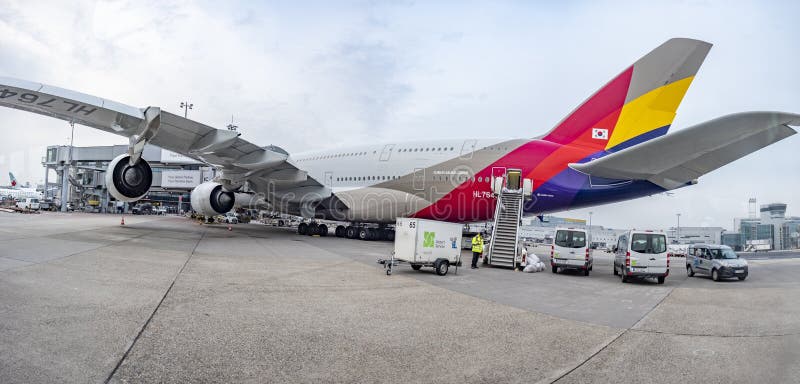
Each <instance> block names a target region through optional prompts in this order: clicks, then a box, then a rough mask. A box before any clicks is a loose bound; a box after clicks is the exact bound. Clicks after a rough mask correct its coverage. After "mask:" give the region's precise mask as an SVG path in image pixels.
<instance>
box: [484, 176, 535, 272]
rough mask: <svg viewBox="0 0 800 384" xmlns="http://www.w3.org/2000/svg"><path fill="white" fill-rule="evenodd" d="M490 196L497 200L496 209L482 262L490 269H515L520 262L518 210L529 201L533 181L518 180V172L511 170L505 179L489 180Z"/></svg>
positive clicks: (519, 214) (499, 177)
mask: <svg viewBox="0 0 800 384" xmlns="http://www.w3.org/2000/svg"><path fill="white" fill-rule="evenodd" d="M520 181H521V182H520ZM520 184H521V185H520ZM492 192H493V194H494V195H495V196H496V198H497V207H496V208H495V212H494V226H493V227H492V238H491V242H490V243H489V254H488V256H487V257H486V262H487V264H489V265H492V266H498V267H507V268H516V267H518V266H519V264H520V262H521V261H522V260H521V258H522V256H521V255H520V253H519V252H520V247H519V226H520V222H521V219H522V212H523V209H522V208H523V205H524V203H525V202H526V201H528V200H530V199H531V198H532V192H533V180H531V179H521V171H519V170H513V169H511V170H508V171H507V172H506V174H505V175H502V176H495V177H493V179H492Z"/></svg>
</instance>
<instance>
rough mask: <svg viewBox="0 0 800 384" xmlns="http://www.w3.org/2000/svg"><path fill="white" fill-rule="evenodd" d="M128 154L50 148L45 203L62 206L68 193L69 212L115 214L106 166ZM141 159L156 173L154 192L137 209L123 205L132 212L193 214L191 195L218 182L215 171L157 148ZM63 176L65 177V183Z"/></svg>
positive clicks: (122, 148)
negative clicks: (202, 185)
mask: <svg viewBox="0 0 800 384" xmlns="http://www.w3.org/2000/svg"><path fill="white" fill-rule="evenodd" d="M127 151H128V146H127V145H111V146H96V147H72V146H68V145H66V146H49V147H47V152H46V154H45V157H44V158H43V159H42V165H43V166H44V169H45V178H44V185H45V188H44V190H45V199H46V200H52V201H53V202H54V203H55V205H56V206H61V201H62V196H65V195H64V194H63V192H64V190H65V189H66V201H67V203H68V204H67V206H68V207H70V208H71V209H74V210H82V211H86V212H114V211H116V210H117V209H118V206H117V202H116V201H114V199H113V197H111V196H110V195H109V193H108V190H107V189H106V183H105V173H106V169H107V167H108V164H109V163H110V162H111V161H112V160H113V159H114V158H115V157H117V156H119V155H121V154H123V153H126V152H127ZM142 158H143V159H145V160H146V161H147V162H148V163H149V164H150V167H151V168H152V170H153V184H152V187H151V188H150V192H149V193H148V194H147V195H146V196H145V197H144V198H142V199H141V200H139V201H137V202H136V203H131V206H128V204H119V208H120V209H124V210H126V212H128V211H130V209H131V207H132V206H134V205H139V204H142V205H141V206H144V204H147V203H149V204H150V206H151V207H158V208H160V210H161V211H162V212H164V211H165V212H170V213H180V212H185V211H188V210H190V209H191V207H190V199H189V194H190V193H191V191H192V189H193V188H194V187H196V186H197V185H199V184H200V183H202V182H204V181H208V180H211V179H212V178H213V177H214V173H213V172H214V171H213V169H212V168H211V167H208V166H206V165H205V164H203V163H200V162H198V161H196V160H194V159H191V158H188V157H185V156H182V155H179V154H177V153H175V152H172V151H168V150H165V149H162V148H159V147H156V146H152V145H146V146H145V148H144V152H143V153H142ZM64 173H66V174H67V178H66V180H65V179H64V177H63V175H64Z"/></svg>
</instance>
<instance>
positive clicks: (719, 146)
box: [569, 112, 800, 189]
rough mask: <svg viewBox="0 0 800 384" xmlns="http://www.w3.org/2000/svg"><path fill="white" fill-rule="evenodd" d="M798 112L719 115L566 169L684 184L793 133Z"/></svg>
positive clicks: (672, 185)
mask: <svg viewBox="0 0 800 384" xmlns="http://www.w3.org/2000/svg"><path fill="white" fill-rule="evenodd" d="M790 125H791V126H800V115H797V114H791V113H783V112H746V113H738V114H733V115H728V116H723V117H720V118H717V119H714V120H711V121H708V122H705V123H702V124H698V125H695V126H693V127H690V128H686V129H683V130H680V131H678V132H675V133H672V134H669V135H666V136H663V137H660V138H657V139H654V140H650V141H648V142H645V143H642V144H639V145H636V146H633V147H630V148H626V149H623V150H621V151H619V152H616V153H612V154H610V155H608V156H604V157H602V158H599V159H595V160H592V161H589V162H587V163H582V164H578V163H572V164H570V165H569V166H570V168H572V169H574V170H576V171H579V172H581V173H584V174H588V175H591V176H596V177H603V178H609V179H618V180H648V181H650V182H652V183H654V184H656V185H659V186H661V187H663V188H666V189H675V188H678V187H680V186H683V185H686V183H689V182H691V181H692V180H694V179H697V178H698V177H700V176H702V175H705V174H706V173H709V172H711V171H713V170H715V169H717V168H719V167H721V166H723V165H725V164H728V163H730V162H732V161H734V160H736V159H739V158H742V157H744V156H746V155H748V154H750V153H753V152H755V151H757V150H759V149H761V148H764V147H766V146H768V145H770V144H773V143H775V142H778V141H780V140H783V139H785V138H787V137H789V136H791V135H794V134H795V133H797V132H796V131H795V130H794V129H792V128H790V127H789V126H790Z"/></svg>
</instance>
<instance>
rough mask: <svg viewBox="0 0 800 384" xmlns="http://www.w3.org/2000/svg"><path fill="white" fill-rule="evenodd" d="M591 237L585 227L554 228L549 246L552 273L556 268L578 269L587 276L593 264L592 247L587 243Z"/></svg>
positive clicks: (590, 240)
mask: <svg viewBox="0 0 800 384" xmlns="http://www.w3.org/2000/svg"><path fill="white" fill-rule="evenodd" d="M591 243H592V238H591V236H590V235H589V233H588V232H587V231H586V230H585V229H581V228H556V230H555V236H554V237H553V245H551V246H550V268H551V271H552V272H553V273H556V272H558V269H559V268H561V269H562V270H564V269H579V270H581V271H583V275H584V276H589V272H590V271H591V270H592V265H593V264H594V258H593V257H592V249H591V247H590V246H589V244H591Z"/></svg>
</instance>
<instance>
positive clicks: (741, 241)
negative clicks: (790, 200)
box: [722, 203, 800, 250]
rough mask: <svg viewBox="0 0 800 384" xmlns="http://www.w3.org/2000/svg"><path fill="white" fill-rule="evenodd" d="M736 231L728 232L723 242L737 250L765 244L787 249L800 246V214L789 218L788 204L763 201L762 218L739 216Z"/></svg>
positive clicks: (736, 220)
mask: <svg viewBox="0 0 800 384" xmlns="http://www.w3.org/2000/svg"><path fill="white" fill-rule="evenodd" d="M734 227H735V231H736V232H733V233H726V234H724V235H723V237H722V243H723V244H725V245H728V246H730V247H731V248H733V249H735V250H748V249H752V248H753V246H754V245H764V249H765V250H766V249H772V250H785V249H798V248H800V217H786V204H784V203H771V204H763V205H761V207H760V209H759V217H755V215H754V214H751V217H747V218H737V219H735V220H734Z"/></svg>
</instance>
